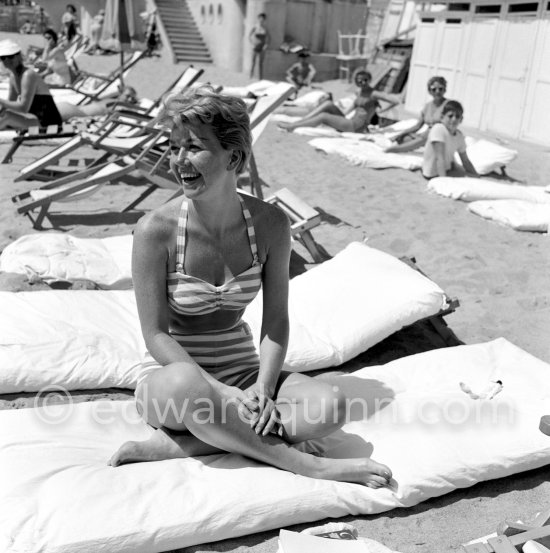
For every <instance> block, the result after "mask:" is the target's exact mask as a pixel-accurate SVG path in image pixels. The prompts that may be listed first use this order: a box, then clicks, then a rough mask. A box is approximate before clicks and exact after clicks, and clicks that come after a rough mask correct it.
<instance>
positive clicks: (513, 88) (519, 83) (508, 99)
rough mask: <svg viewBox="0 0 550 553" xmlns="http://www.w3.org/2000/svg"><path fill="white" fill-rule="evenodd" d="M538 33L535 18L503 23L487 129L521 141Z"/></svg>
mask: <svg viewBox="0 0 550 553" xmlns="http://www.w3.org/2000/svg"><path fill="white" fill-rule="evenodd" d="M536 31H537V19H536V17H534V16H524V17H512V16H510V15H509V16H508V18H507V19H506V20H505V21H501V32H500V33H499V40H498V43H497V47H496V59H495V67H494V71H493V78H492V79H491V89H490V95H489V102H488V103H486V104H485V105H486V110H487V118H486V120H485V124H484V125H483V127H484V128H486V129H487V130H490V131H494V132H498V133H502V134H506V135H508V136H514V137H519V134H520V129H521V122H522V118H523V113H524V111H525V104H526V89H527V77H528V75H529V69H530V64H531V62H532V55H533V48H534V45H535V37H536Z"/></svg>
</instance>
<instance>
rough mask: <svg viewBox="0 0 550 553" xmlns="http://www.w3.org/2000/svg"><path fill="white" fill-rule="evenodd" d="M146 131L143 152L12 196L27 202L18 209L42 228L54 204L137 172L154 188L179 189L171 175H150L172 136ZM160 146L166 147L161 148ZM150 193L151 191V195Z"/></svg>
mask: <svg viewBox="0 0 550 553" xmlns="http://www.w3.org/2000/svg"><path fill="white" fill-rule="evenodd" d="M145 133H146V135H147V142H145V143H142V144H141V145H140V148H139V149H140V150H141V151H139V152H138V151H137V150H138V148H136V149H134V151H133V155H132V154H127V155H123V156H119V157H118V158H116V159H115V160H114V161H109V162H106V163H103V164H102V165H99V166H94V167H91V168H89V169H85V170H84V171H80V172H79V173H78V175H77V176H75V175H69V176H66V177H62V178H59V179H56V180H54V181H51V182H49V183H47V184H45V185H43V186H41V187H40V188H37V189H34V190H30V191H29V192H25V193H23V194H18V195H17V196H14V197H12V201H13V202H14V203H16V204H20V202H26V203H22V204H20V205H19V206H18V208H17V212H18V213H21V214H24V215H27V216H28V217H29V218H30V219H31V221H32V222H33V228H35V229H42V222H43V221H44V219H45V218H46V217H47V216H48V214H49V210H50V207H51V205H52V204H53V203H57V202H71V201H76V200H80V199H83V198H86V197H88V196H90V195H91V194H94V193H95V192H96V191H97V190H98V189H99V188H100V187H101V186H103V185H104V184H107V183H112V182H116V181H117V180H122V179H123V178H124V177H125V176H127V175H129V174H130V173H134V172H135V171H140V173H141V174H142V176H143V177H145V178H147V180H148V181H149V182H150V183H151V186H152V187H155V188H157V187H158V186H159V184H163V185H164V186H170V187H172V188H174V189H176V188H179V187H178V185H177V183H176V182H175V180H173V179H171V178H170V180H169V181H167V182H164V181H163V182H162V183H161V182H160V179H159V177H158V175H155V178H154V179H149V178H148V173H149V171H151V170H152V169H154V168H155V166H156V165H157V164H162V163H163V162H164V161H165V160H166V159H167V154H169V152H170V149H169V147H168V139H169V136H168V133H167V131H165V130H162V129H160V130H159V129H155V128H147V129H146V131H145ZM159 145H162V146H164V147H159ZM178 193H179V191H178ZM149 194H150V192H149V193H148V194H147V196H148V195H149ZM145 197H146V196H145ZM139 201H141V199H139ZM137 203H139V202H132V204H130V206H128V207H127V208H125V209H124V210H123V211H128V210H130V209H132V208H133V207H134V205H137ZM37 209H38V210H39V212H38V214H36V215H35V214H34V213H33V212H34V211H35V210H37Z"/></svg>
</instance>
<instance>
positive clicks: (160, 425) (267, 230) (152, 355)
mask: <svg viewBox="0 0 550 553" xmlns="http://www.w3.org/2000/svg"><path fill="white" fill-rule="evenodd" d="M159 121H160V123H161V124H164V125H166V126H168V127H169V128H170V130H171V139H170V142H171V148H172V152H171V168H172V171H173V173H174V175H175V177H176V179H177V180H178V182H179V183H180V185H181V186H182V189H183V193H184V198H183V200H182V199H181V197H179V198H175V199H173V200H172V201H170V202H168V203H166V204H164V205H163V206H161V207H160V208H158V209H156V210H155V211H153V212H151V213H149V214H147V215H146V216H145V217H143V218H142V219H141V220H140V222H139V223H138V225H137V228H136V231H135V234H134V245H133V262H132V275H133V280H134V287H135V294H136V299H137V305H138V312H139V318H140V322H141V328H142V331H143V335H144V338H145V343H146V345H147V348H148V350H149V354H148V359H147V360H146V362H145V363H144V364H143V366H142V370H141V374H140V376H139V377H138V384H137V387H136V401H137V406H138V410H139V411H140V413H141V415H142V417H143V418H144V419H145V420H146V421H147V422H148V423H149V424H150V425H151V426H153V427H154V428H156V429H157V431H156V432H155V433H154V434H153V436H152V437H151V438H150V439H149V440H147V441H145V442H127V443H125V444H123V445H122V447H121V448H120V449H119V450H118V451H117V452H115V453H114V455H113V457H112V458H111V461H110V462H111V465H113V466H118V465H120V464H124V463H128V462H137V461H153V460H161V459H171V458H176V457H190V456H196V455H206V454H211V453H216V452H219V451H220V450H223V451H229V452H235V453H239V454H242V455H246V456H249V457H251V458H253V459H256V460H259V461H262V462H264V463H267V464H270V465H273V466H276V467H279V468H281V469H284V470H289V471H291V472H294V473H297V474H303V475H307V476H310V477H313V478H322V479H330V480H344V481H349V482H359V483H362V484H365V485H367V486H370V487H373V488H378V487H381V486H385V485H387V484H388V483H389V480H390V478H391V471H390V469H389V468H388V467H386V466H385V465H382V464H380V463H378V462H376V461H373V460H371V459H369V458H358V459H327V458H319V457H316V456H314V455H311V454H309V453H304V452H303V451H300V450H298V449H297V448H295V447H292V446H293V445H294V444H298V443H300V442H304V441H306V440H309V439H312V438H319V437H322V436H325V435H327V434H329V433H331V432H333V431H334V430H335V429H337V428H339V427H340V426H342V425H343V424H344V422H345V421H344V416H343V414H344V411H345V398H344V397H343V395H342V393H341V392H340V391H339V390H338V389H335V388H333V387H332V386H330V385H329V384H328V383H324V382H322V381H320V380H315V379H313V378H310V377H308V376H306V375H303V374H297V373H287V372H284V371H282V370H281V368H282V365H283V361H284V357H285V354H286V349H287V343H288V332H289V328H288V306H287V303H288V266H289V258H290V229H289V222H288V220H287V217H286V215H285V214H284V213H283V212H282V211H281V210H279V208H277V207H275V206H273V205H271V204H268V203H265V202H263V201H262V200H259V199H257V198H254V197H252V196H248V195H241V194H239V193H238V192H237V175H238V173H240V172H241V171H242V170H243V168H244V167H245V165H246V162H247V160H248V157H249V155H250V148H251V137H250V124H249V118H248V113H247V107H246V105H245V103H244V102H243V101H242V100H240V99H238V98H234V97H231V96H222V95H220V94H217V93H215V92H214V91H213V90H212V88H210V87H207V86H203V87H198V88H195V89H191V90H189V91H187V92H185V93H183V94H179V95H175V96H172V97H170V98H169V99H168V100H167V101H166V105H165V109H164V113H163V115H161V117H160V118H159ZM261 287H262V288H263V319H262V325H261V337H260V351H259V355H258V352H256V349H255V347H254V343H253V340H252V335H251V331H250V328H249V327H248V325H247V324H246V323H245V322H244V321H243V320H242V316H243V313H244V309H245V307H246V306H247V305H248V304H249V303H250V302H251V301H252V300H253V298H254V297H255V296H256V295H257V293H258V292H259V290H260V288H261ZM205 405H206V409H205Z"/></svg>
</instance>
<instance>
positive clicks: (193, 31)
mask: <svg viewBox="0 0 550 553" xmlns="http://www.w3.org/2000/svg"><path fill="white" fill-rule="evenodd" d="M155 4H156V6H157V15H158V17H159V19H160V21H161V24H162V26H163V27H164V30H165V31H166V34H167V36H168V40H169V41H170V45H171V47H172V51H173V53H174V57H175V58H176V62H183V63H192V62H198V63H212V58H211V57H210V52H209V51H208V48H207V46H206V44H205V43H204V40H203V39H202V36H201V33H200V31H199V29H198V27H197V25H196V23H195V20H194V19H193V15H192V13H191V10H190V9H189V7H188V6H187V2H186V0H156V1H155Z"/></svg>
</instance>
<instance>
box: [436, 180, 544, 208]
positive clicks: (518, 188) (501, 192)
mask: <svg viewBox="0 0 550 553" xmlns="http://www.w3.org/2000/svg"><path fill="white" fill-rule="evenodd" d="M427 187H428V190H430V191H432V192H436V193H437V194H440V195H441V196H445V197H447V198H452V199H453V200H462V201H463V202H475V201H477V200H523V201H526V202H533V203H546V204H550V193H549V192H548V190H547V189H545V188H544V187H542V186H523V185H519V184H503V183H500V182H496V181H494V180H489V179H475V178H471V177H465V178H455V177H436V178H434V179H430V180H429V181H428V184H427Z"/></svg>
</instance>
